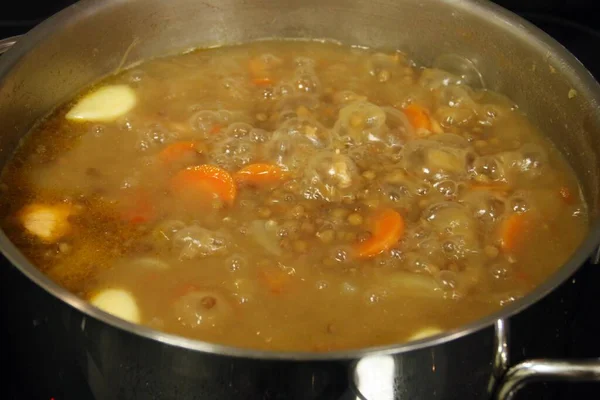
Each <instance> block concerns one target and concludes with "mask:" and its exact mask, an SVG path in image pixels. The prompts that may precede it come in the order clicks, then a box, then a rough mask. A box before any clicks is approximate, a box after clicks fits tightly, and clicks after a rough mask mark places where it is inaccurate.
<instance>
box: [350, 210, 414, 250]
mask: <svg viewBox="0 0 600 400" xmlns="http://www.w3.org/2000/svg"><path fill="white" fill-rule="evenodd" d="M372 224H373V228H372V231H371V233H372V236H371V237H370V238H369V239H367V240H365V241H364V242H362V243H359V244H358V245H356V247H355V250H356V253H357V254H358V257H360V258H365V257H373V256H376V255H377V254H379V253H381V252H384V251H386V250H388V249H389V248H390V247H392V246H393V245H395V244H396V243H397V242H398V240H400V239H401V238H402V236H404V218H403V217H402V215H400V214H399V213H398V212H397V211H395V210H393V209H391V208H386V209H384V210H382V211H380V212H379V213H377V214H376V215H375V216H374V218H373V221H372Z"/></svg>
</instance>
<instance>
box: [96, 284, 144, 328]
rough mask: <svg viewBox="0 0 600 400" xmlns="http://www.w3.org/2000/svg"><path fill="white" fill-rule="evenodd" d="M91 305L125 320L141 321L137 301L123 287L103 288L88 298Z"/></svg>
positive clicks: (137, 322)
mask: <svg viewBox="0 0 600 400" xmlns="http://www.w3.org/2000/svg"><path fill="white" fill-rule="evenodd" d="M90 302H91V303H92V305H94V306H96V307H98V308H99V309H101V310H102V311H106V312H107V313H109V314H112V315H114V316H115V317H118V318H121V319H124V320H125V321H129V322H133V323H136V324H139V323H140V321H141V318H140V311H139V309H138V306H137V302H136V301H135V298H134V297H133V295H132V294H131V293H129V292H128V291H127V290H124V289H105V290H103V291H101V292H100V293H98V294H96V295H95V296H93V297H92V299H91V300H90Z"/></svg>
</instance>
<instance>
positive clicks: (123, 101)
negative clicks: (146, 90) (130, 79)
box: [65, 85, 137, 122]
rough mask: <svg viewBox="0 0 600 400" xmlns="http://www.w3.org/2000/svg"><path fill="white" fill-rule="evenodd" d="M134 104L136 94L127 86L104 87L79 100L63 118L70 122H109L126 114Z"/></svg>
mask: <svg viewBox="0 0 600 400" xmlns="http://www.w3.org/2000/svg"><path fill="white" fill-rule="evenodd" d="M136 103H137V97H136V94H135V92H134V91H133V89H131V88H130V87H129V86H127V85H111V86H104V87H101V88H99V89H97V90H96V91H94V92H92V93H89V94H88V95H86V96H85V97H83V98H82V99H81V100H79V102H77V104H75V106H73V108H71V110H69V112H68V113H67V115H66V116H65V117H66V119H68V120H71V121H94V122H109V121H113V120H115V119H117V118H118V117H120V116H122V115H125V114H127V113H128V112H129V111H131V110H132V109H133V107H134V106H135V105H136Z"/></svg>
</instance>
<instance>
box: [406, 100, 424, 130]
mask: <svg viewBox="0 0 600 400" xmlns="http://www.w3.org/2000/svg"><path fill="white" fill-rule="evenodd" d="M402 111H404V114H405V115H406V117H407V118H408V121H409V122H410V124H411V125H412V126H413V128H415V129H427V130H428V131H430V130H431V119H430V118H429V112H428V111H427V109H426V108H425V107H422V106H419V105H417V104H409V105H408V106H407V107H406V108H405V109H404V110H402Z"/></svg>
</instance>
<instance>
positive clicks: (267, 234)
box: [250, 219, 283, 256]
mask: <svg viewBox="0 0 600 400" xmlns="http://www.w3.org/2000/svg"><path fill="white" fill-rule="evenodd" d="M272 223H273V229H267V222H266V221H264V220H260V219H259V220H256V221H252V222H251V223H250V233H251V236H252V238H253V239H254V240H255V241H256V243H258V244H260V245H261V246H262V247H263V248H264V249H265V250H267V251H268V252H269V253H271V254H273V255H276V256H281V255H282V254H283V251H282V250H281V247H280V246H279V237H278V236H277V230H276V228H277V223H276V222H275V221H272Z"/></svg>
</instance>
